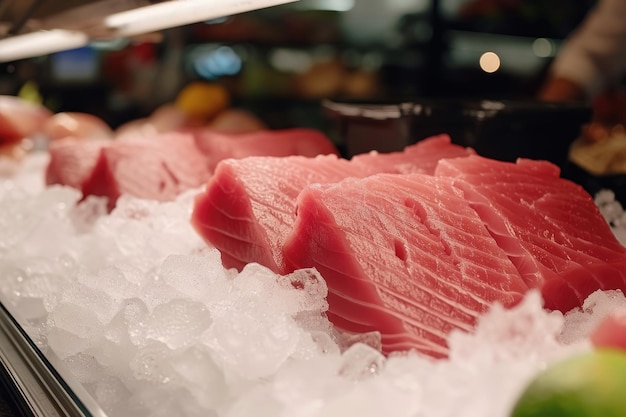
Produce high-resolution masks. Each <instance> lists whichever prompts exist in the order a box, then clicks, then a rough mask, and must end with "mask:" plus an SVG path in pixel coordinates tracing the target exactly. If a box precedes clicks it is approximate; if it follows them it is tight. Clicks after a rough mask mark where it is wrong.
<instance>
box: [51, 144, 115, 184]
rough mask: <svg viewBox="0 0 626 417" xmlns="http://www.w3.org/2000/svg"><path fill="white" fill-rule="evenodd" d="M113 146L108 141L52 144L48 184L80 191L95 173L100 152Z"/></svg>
mask: <svg viewBox="0 0 626 417" xmlns="http://www.w3.org/2000/svg"><path fill="white" fill-rule="evenodd" d="M109 144H111V142H110V141H108V140H78V139H73V138H67V139H61V140H56V141H54V142H52V143H51V144H50V147H49V149H48V152H49V154H50V162H49V163H48V166H47V168H46V184H48V185H51V184H61V185H67V186H70V187H73V188H76V189H78V190H80V189H82V187H83V184H84V183H85V182H86V181H87V180H88V179H89V177H90V176H91V173H92V172H93V169H94V167H95V166H96V163H97V162H98V158H99V157H100V151H101V150H102V148H103V147H105V146H108V145H109Z"/></svg>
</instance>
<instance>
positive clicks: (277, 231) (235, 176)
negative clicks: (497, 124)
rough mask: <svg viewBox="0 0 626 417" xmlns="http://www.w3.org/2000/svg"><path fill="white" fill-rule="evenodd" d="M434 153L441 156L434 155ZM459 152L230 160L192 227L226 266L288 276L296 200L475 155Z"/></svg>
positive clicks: (446, 148) (447, 147) (441, 141)
mask: <svg viewBox="0 0 626 417" xmlns="http://www.w3.org/2000/svg"><path fill="white" fill-rule="evenodd" d="M433 148H438V149H440V151H439V152H435V153H434V155H433V154H431V153H430V151H431V150H432V149H433ZM422 149H423V151H421V150H422ZM460 150H463V148H460V147H458V146H457V145H452V144H451V143H450V139H449V138H448V137H446V136H441V137H435V138H432V139H429V140H425V141H422V142H419V143H418V144H416V145H412V146H409V147H407V149H406V150H405V151H404V152H395V153H385V154H368V155H363V156H362V157H360V159H357V160H356V161H359V162H356V161H355V159H353V160H352V161H350V162H349V161H347V160H345V159H339V158H337V157H336V156H324V157H317V158H303V157H285V158H271V157H269V158H255V157H250V158H245V159H240V160H226V161H223V162H221V163H220V164H219V165H218V167H217V169H216V170H215V175H214V176H213V177H212V178H211V180H210V181H209V183H208V185H207V188H206V191H205V193H203V194H202V195H200V196H199V197H198V199H197V200H196V204H195V208H194V213H193V216H192V222H193V225H194V226H195V228H196V230H197V231H198V233H199V234H200V236H202V237H203V238H204V239H205V240H206V241H207V242H208V243H209V244H211V245H213V246H215V247H217V248H218V249H220V251H221V252H222V261H223V263H224V265H225V266H227V267H231V268H237V269H241V268H243V267H244V266H245V265H246V264H247V263H250V262H258V263H260V264H262V265H265V266H267V267H269V268H271V269H272V270H274V271H275V272H277V273H283V274H284V273H288V272H291V271H287V270H285V268H284V264H283V256H282V246H283V243H284V240H285V238H286V236H287V234H288V233H289V232H290V231H291V227H292V225H293V222H294V220H295V215H296V213H295V206H296V198H297V196H298V194H299V193H300V191H301V190H302V189H303V188H304V187H305V186H307V185H308V184H312V183H332V182H337V181H340V180H342V179H344V178H346V177H365V176H368V175H372V174H375V173H379V172H392V173H393V172H398V171H399V170H400V169H402V170H409V167H410V165H411V164H412V163H415V164H416V167H415V171H419V170H421V169H424V170H426V171H430V169H428V168H425V167H428V166H434V165H435V161H438V160H439V157H440V156H441V155H444V154H446V155H454V156H459V155H465V156H467V155H468V152H471V151H467V150H466V151H465V152H464V153H463V152H461V151H460ZM429 155H431V156H429ZM429 158H435V161H429Z"/></svg>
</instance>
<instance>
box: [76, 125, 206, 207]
mask: <svg viewBox="0 0 626 417" xmlns="http://www.w3.org/2000/svg"><path fill="white" fill-rule="evenodd" d="M209 177H210V172H209V171H208V169H207V165H206V159H205V158H204V156H203V155H202V154H201V153H200V152H199V151H198V148H197V147H196V144H195V140H194V138H193V136H191V135H185V134H178V133H170V134H163V135H160V136H159V137H158V138H153V139H137V140H128V141H115V142H112V143H111V145H110V146H107V147H104V148H103V149H102V150H101V152H100V156H99V158H98V161H97V163H96V166H95V167H94V169H93V171H92V173H91V176H90V177H89V179H88V180H87V181H86V182H85V183H84V184H83V187H82V191H83V195H85V196H87V195H97V196H104V197H108V200H109V209H113V207H115V202H116V201H117V199H118V198H119V196H120V195H122V194H129V195H132V196H135V197H138V198H146V199H153V200H159V201H168V200H173V199H174V198H175V197H176V196H177V195H179V194H180V193H182V192H184V191H186V190H189V189H191V188H195V187H200V186H201V185H202V184H205V183H206V181H207V180H208V178H209Z"/></svg>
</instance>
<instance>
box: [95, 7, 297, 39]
mask: <svg viewBox="0 0 626 417" xmlns="http://www.w3.org/2000/svg"><path fill="white" fill-rule="evenodd" d="M293 1H296V0H219V1H217V0H171V1H167V2H163V3H158V4H153V5H150V6H144V7H139V8H136V9H132V10H128V11H125V12H120V13H115V14H112V15H109V16H107V17H106V18H105V20H104V22H105V25H106V26H107V27H108V28H109V29H111V30H113V32H114V35H116V36H135V35H138V34H142V33H148V32H154V31H158V30H162V29H168V28H172V27H175V26H183V25H188V24H191V23H196V22H202V21H205V20H210V19H215V18H218V17H224V16H229V15H233V14H237V13H243V12H247V11H250V10H256V9H263V8H266V7H270V6H276V5H279V4H284V3H291V2H293Z"/></svg>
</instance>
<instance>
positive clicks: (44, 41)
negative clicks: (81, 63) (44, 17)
mask: <svg viewBox="0 0 626 417" xmlns="http://www.w3.org/2000/svg"><path fill="white" fill-rule="evenodd" d="M88 42H89V38H88V37H87V35H86V34H84V33H82V32H76V31H69V30H61V29H54V30H41V31H37V32H31V33H27V34H24V35H17V36H13V37H11V38H6V39H2V40H0V62H10V61H16V60H18V59H24V58H30V57H34V56H40V55H47V54H51V53H53V52H59V51H64V50H66V49H74V48H79V47H81V46H84V45H86V44H87V43H88Z"/></svg>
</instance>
